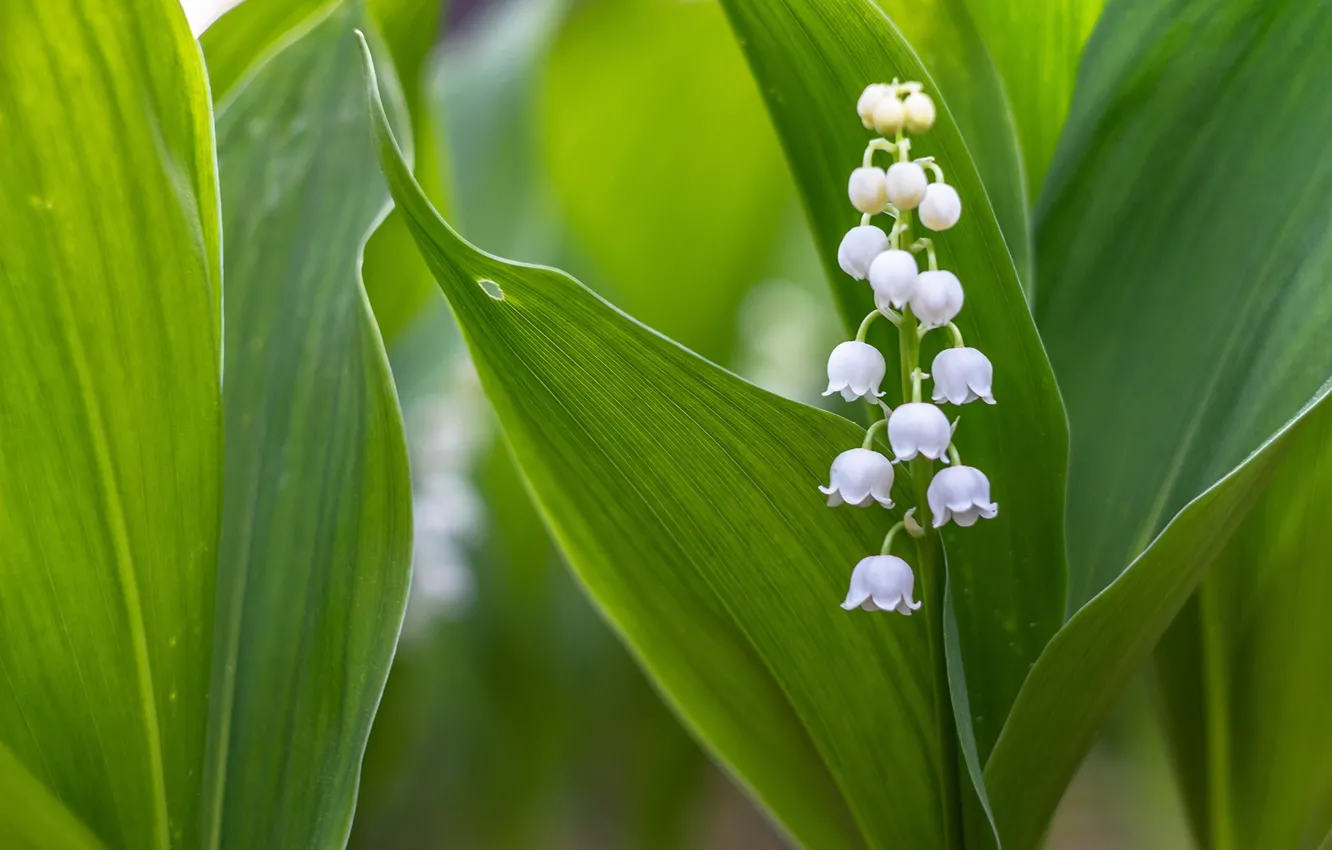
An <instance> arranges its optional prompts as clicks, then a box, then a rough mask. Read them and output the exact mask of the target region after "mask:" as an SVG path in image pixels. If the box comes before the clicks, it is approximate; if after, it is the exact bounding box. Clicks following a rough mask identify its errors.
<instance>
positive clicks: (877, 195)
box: [846, 166, 887, 215]
mask: <svg viewBox="0 0 1332 850" xmlns="http://www.w3.org/2000/svg"><path fill="white" fill-rule="evenodd" d="M846 192H847V195H848V196H849V197H850V198H851V206H853V207H855V208H856V209H858V210H860V211H861V212H863V213H869V214H870V215H873V214H874V213H880V212H883V205H884V204H885V203H886V202H887V198H886V197H885V194H884V173H883V169H882V168H876V167H873V166H871V167H869V168H857V169H856V170H855V171H852V172H851V180H850V181H849V182H848V183H847V187H846Z"/></svg>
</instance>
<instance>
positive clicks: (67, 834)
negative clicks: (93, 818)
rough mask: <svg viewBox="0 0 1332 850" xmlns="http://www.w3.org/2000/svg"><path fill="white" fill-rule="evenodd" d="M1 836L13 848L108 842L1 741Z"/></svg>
mask: <svg viewBox="0 0 1332 850" xmlns="http://www.w3.org/2000/svg"><path fill="white" fill-rule="evenodd" d="M0 795H3V797H4V800H5V805H4V806H0V836H3V837H4V839H5V846H6V847H11V848H13V850H102V848H103V847H104V846H105V845H103V844H102V842H100V841H98V840H97V838H96V836H94V835H93V834H92V832H90V831H89V830H88V827H86V826H84V825H83V822H82V821H80V820H79V819H78V817H76V816H75V815H74V813H73V812H71V811H70V810H69V809H67V808H65V806H64V804H62V803H61V802H60V800H58V799H57V798H56V797H54V796H53V795H52V794H51V791H50V790H49V789H48V788H47V787H46V786H44V785H43V784H42V783H41V782H40V781H38V780H37V778H36V777H34V776H33V775H32V774H31V773H29V772H28V769H27V768H26V767H24V766H23V764H22V763H21V762H20V761H19V760H18V759H16V758H14V754H13V753H11V752H10V751H9V748H8V747H6V746H5V745H4V744H3V743H0Z"/></svg>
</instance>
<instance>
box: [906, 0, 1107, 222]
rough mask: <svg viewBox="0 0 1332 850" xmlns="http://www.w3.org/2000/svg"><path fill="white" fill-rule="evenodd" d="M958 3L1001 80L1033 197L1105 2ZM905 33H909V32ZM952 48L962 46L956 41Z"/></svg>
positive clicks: (982, 0)
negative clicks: (967, 16)
mask: <svg viewBox="0 0 1332 850" xmlns="http://www.w3.org/2000/svg"><path fill="white" fill-rule="evenodd" d="M963 2H964V3H965V5H966V7H967V8H968V9H969V10H970V12H971V19H972V20H973V21H974V22H975V27H976V30H977V31H978V32H979V33H980V36H981V40H982V41H983V42H984V45H985V50H986V52H987V54H988V56H989V58H990V59H991V60H992V61H993V63H994V67H995V68H996V69H997V70H998V73H999V77H1000V79H1001V80H1002V81H1003V91H1004V93H1005V94H1006V95H1007V102H1008V104H1009V106H1011V108H1012V116H1013V120H1014V124H1015V125H1016V130H1017V136H1018V141H1019V148H1020V150H1021V154H1022V161H1023V164H1024V171H1025V175H1024V176H1025V177H1026V185H1027V197H1029V198H1032V199H1035V198H1036V197H1038V196H1039V195H1040V193H1041V186H1042V184H1043V183H1044V180H1045V174H1046V171H1047V170H1048V169H1049V167H1050V162H1051V160H1052V159H1053V158H1054V155H1055V148H1056V146H1057V144H1058V142H1059V138H1060V134H1061V131H1062V130H1063V128H1064V122H1065V119H1066V118H1067V117H1068V110H1069V104H1070V103H1072V101H1073V84H1074V82H1075V81H1076V79H1077V74H1078V64H1079V60H1080V59H1081V57H1082V49H1083V46H1084V45H1085V44H1086V42H1087V38H1088V36H1090V35H1091V32H1092V27H1093V26H1094V25H1095V24H1096V19H1097V18H1098V17H1099V16H1100V14H1101V7H1102V6H1103V5H1104V2H1105V0H1024V1H1023V2H1020V3H1014V2H1011V0H963ZM907 34H908V35H911V32H910V30H907ZM912 42H913V43H914V42H915V39H914V38H913V39H912ZM953 49H954V50H957V51H963V50H966V49H967V48H965V47H964V46H963V45H961V44H957V45H955V46H954V48H953ZM974 149H975V148H974V147H973V150H974ZM979 158H980V156H979V154H977V159H978V161H979ZM981 173H982V175H984V176H985V177H986V178H987V181H988V177H989V175H988V173H986V172H985V171H984V170H983V169H982V172H981Z"/></svg>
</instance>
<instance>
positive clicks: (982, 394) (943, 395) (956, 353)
mask: <svg viewBox="0 0 1332 850" xmlns="http://www.w3.org/2000/svg"><path fill="white" fill-rule="evenodd" d="M930 375H931V376H932V377H933V378H934V395H933V398H934V401H935V402H936V403H938V402H943V401H948V402H950V403H952V404H968V403H969V402H973V401H975V400H976V399H981V400H982V401H984V402H985V403H986V404H994V396H993V395H992V394H991V386H992V385H993V384H994V366H993V365H991V364H990V358H988V357H986V356H985V355H984V354H982V353H981V352H980V351H978V350H977V349H974V348H945V349H944V350H943V351H940V352H939V353H938V354H936V355H935V356H934V363H933V364H932V365H931V366H930Z"/></svg>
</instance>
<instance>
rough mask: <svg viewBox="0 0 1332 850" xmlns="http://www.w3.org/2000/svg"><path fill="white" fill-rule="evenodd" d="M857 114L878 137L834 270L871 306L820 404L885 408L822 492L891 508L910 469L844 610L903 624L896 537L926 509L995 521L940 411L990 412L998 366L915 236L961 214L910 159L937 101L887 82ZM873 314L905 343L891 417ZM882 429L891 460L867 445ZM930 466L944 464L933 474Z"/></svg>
mask: <svg viewBox="0 0 1332 850" xmlns="http://www.w3.org/2000/svg"><path fill="white" fill-rule="evenodd" d="M856 109H857V111H858V112H859V113H860V120H861V122H862V123H863V124H864V125H865V127H866V128H867V129H873V130H875V131H877V132H878V133H879V134H881V135H880V137H879V138H876V139H874V140H872V141H871V142H870V143H869V145H868V146H866V148H865V156H864V159H863V161H862V163H861V166H860V168H857V169H856V170H855V171H853V172H851V179H850V182H849V184H848V187H847V194H848V195H849V197H850V199H851V205H852V206H854V207H855V208H856V209H857V210H859V211H860V213H861V220H860V224H859V226H857V227H853V228H851V230H850V231H849V232H848V233H847V234H846V236H845V237H844V238H843V239H842V244H841V246H840V247H839V248H838V250H837V262H838V264H839V265H840V266H841V267H842V270H843V271H845V272H846V273H847V274H848V275H850V276H851V277H852V278H854V279H856V280H868V281H869V284H870V288H871V289H872V290H873V293H874V304H875V309H874V311H873V312H871V313H870V314H869V315H868V316H866V317H865V320H864V321H863V322H861V325H860V330H859V331H858V332H857V334H856V338H855V339H854V340H849V341H847V342H843V343H841V344H840V345H838V346H837V347H836V348H835V349H833V352H832V356H830V357H829V358H828V390H827V392H825V393H824V395H832V394H833V393H840V394H841V396H842V398H844V399H845V400H847V401H856V400H857V399H864V400H866V401H868V402H870V403H872V404H875V405H877V406H878V407H879V408H881V409H882V411H883V417H884V418H883V419H881V420H879V421H876V422H875V423H874V424H873V425H871V426H870V427H869V430H868V431H867V432H866V434H865V440H864V443H863V444H862V445H861V446H860V447H859V448H854V449H850V450H848V451H845V452H842V453H841V454H840V455H838V456H837V458H836V459H835V460H834V461H833V463H832V470H831V473H830V479H831V480H830V481H829V484H828V486H827V487H820V488H819V489H820V490H821V491H822V492H823V493H824V494H825V495H826V496H827V497H828V504H829V505H830V506H833V507H835V506H838V505H853V506H855V507H862V508H864V507H871V506H874V505H879V506H881V507H884V508H892V507H893V506H894V505H893V500H892V495H891V494H892V489H893V484H894V478H895V474H894V468H895V467H894V464H900V465H902V466H901V467H900V468H905V469H906V470H907V472H906V474H905V476H904V477H906V478H908V479H909V484H910V486H908V487H904V488H903V489H904V490H906V491H907V492H909V493H911V495H912V498H913V500H914V502H915V506H914V507H912V508H911V509H910V510H908V511H907V512H906V516H905V518H904V519H903V521H902V522H899V523H897V524H896V525H894V526H893V527H892V529H891V530H890V531H889V532H888V535H887V537H885V539H884V542H883V547H882V550H881V551H880V553H879V554H878V555H872V556H870V557H867V558H864V559H863V560H861V561H860V563H858V564H857V565H856V567H855V570H854V571H852V573H851V589H850V592H849V593H848V594H847V597H846V601H845V602H844V603H843V604H842V607H843V608H845V609H847V610H853V609H855V608H863V609H864V610H866V611H897V612H898V613H901V614H906V615H910V614H911V612H912V611H915V610H916V609H918V608H920V605H921V603H920V602H917V601H915V600H914V599H912V593H913V590H914V587H915V574H914V573H913V572H912V569H911V566H910V564H908V563H907V562H906V561H905V560H903V559H902V558H899V557H897V556H895V555H893V554H892V553H891V549H892V544H893V539H894V537H895V536H896V535H897V533H898V532H899V531H901V530H903V529H905V530H906V531H907V533H908V534H910V535H911V536H912V537H916V538H921V537H924V536H925V535H926V534H927V533H928V532H927V531H926V529H925V528H923V527H922V526H921V525H920V524H919V522H918V521H917V519H916V517H915V515H916V512H917V510H918V509H920V508H922V502H923V503H924V505H923V507H926V508H928V511H929V515H930V517H932V522H931V523H930V524H931V525H932V526H933V528H935V529H938V528H941V527H942V526H944V525H945V524H947V523H948V522H950V521H951V522H954V523H956V524H957V525H960V526H971V525H973V524H975V522H976V521H977V520H978V519H982V518H984V519H988V518H991V517H993V516H995V514H996V513H997V512H998V509H999V508H998V505H996V504H995V503H993V502H991V501H990V482H989V479H987V478H986V477H985V474H984V473H983V472H981V471H980V470H979V469H976V468H974V467H970V466H963V465H962V462H961V459H960V457H959V455H958V451H957V447H956V446H955V445H954V444H953V432H954V430H955V429H956V426H957V422H956V420H954V421H953V422H952V423H950V422H949V421H948V417H947V416H946V415H945V414H944V412H943V410H942V409H941V408H940V407H939V405H941V404H944V403H948V404H953V405H963V404H968V403H970V402H973V401H976V400H978V399H979V400H981V401H984V402H985V403H986V404H994V397H993V395H992V394H991V384H992V382H993V376H994V368H993V366H991V364H990V361H989V359H988V358H987V357H986V356H985V355H984V354H982V353H981V352H980V351H978V350H976V349H974V348H968V347H967V346H966V345H965V343H964V342H963V339H962V331H961V330H960V329H959V328H958V326H957V325H956V324H954V322H953V319H954V318H956V317H957V315H958V313H959V312H960V311H961V310H962V302H963V292H962V283H961V281H959V280H958V279H957V275H955V274H953V273H952V272H950V271H946V270H943V269H940V268H939V267H938V258H937V256H936V255H935V251H934V244H933V242H932V241H931V240H930V239H929V238H920V239H916V240H915V241H913V240H912V238H911V228H912V221H913V217H915V216H918V217H919V219H920V223H921V224H922V225H924V226H925V227H926V228H928V229H929V230H932V231H936V232H937V231H943V230H947V229H949V228H950V227H952V226H953V225H954V224H956V223H957V221H958V219H959V218H960V217H961V215H962V200H961V198H959V197H958V194H957V190H956V189H954V188H953V187H952V186H950V185H948V184H947V183H946V182H945V181H944V174H943V169H942V168H940V167H939V165H938V163H936V162H935V161H934V159H933V158H932V157H925V158H922V159H916V160H913V159H912V158H911V139H910V138H909V136H908V133H923V132H925V131H927V130H929V129H930V127H931V126H933V124H934V117H935V111H934V101H932V100H931V99H930V97H929V95H927V94H925V93H924V92H923V91H921V85H920V83H913V82H908V83H899V82H897V81H896V80H894V81H893V82H891V83H875V84H873V85H871V86H869V87H868V88H866V89H865V92H864V94H862V95H861V96H860V101H859V102H858V103H857V105H856ZM889 137H891V139H892V141H889ZM880 152H883V153H885V154H887V155H888V156H890V157H891V158H892V162H891V164H890V165H889V166H888V168H887V169H884V168H880V167H879V166H877V165H875V164H874V157H875V155H876V154H878V153H880ZM927 172H928V173H927ZM930 177H933V180H931V179H930ZM881 213H882V214H886V215H888V216H890V217H891V218H892V219H893V224H892V227H891V228H890V229H889V231H888V232H886V233H885V232H884V231H883V229H882V228H880V227H878V226H876V225H874V224H872V223H871V221H872V220H873V217H874V216H876V215H879V214H881ZM922 252H923V253H924V255H925V257H926V259H927V263H928V268H927V269H926V270H925V271H921V270H920V267H919V265H918V263H917V255H919V254H921V253H922ZM880 316H882V317H884V318H887V319H888V320H889V321H890V322H892V324H893V325H895V326H896V327H897V330H898V334H899V336H900V345H899V351H900V354H901V360H902V370H901V375H902V399H903V402H902V404H900V405H898V407H897V408H896V409H891V408H889V407H888V405H886V404H884V403H883V402H882V401H881V400H880V399H881V398H882V397H883V395H884V392H883V391H882V390H881V389H880V388H879V385H880V384H881V383H882V382H883V379H884V376H885V374H886V373H887V368H888V367H887V362H886V361H885V359H884V356H883V354H882V353H881V352H880V351H879V349H877V348H875V347H874V346H873V345H870V344H869V343H868V342H866V341H865V340H866V337H867V335H868V333H869V329H870V326H871V324H872V323H873V322H874V320H875V319H877V318H879V317H880ZM936 328H947V329H948V331H949V336H950V343H951V344H950V345H946V346H945V347H944V348H943V350H941V351H940V352H939V353H938V355H936V356H935V358H934V361H933V363H932V364H931V367H930V371H929V372H928V373H926V372H924V371H922V370H921V368H920V348H921V342H922V340H923V339H924V338H925V336H926V334H928V333H929V332H930V331H931V330H934V329H936ZM930 378H932V380H933V382H934V387H933V392H932V393H931V396H930V400H929V401H924V400H923V399H922V398H921V383H922V381H923V380H925V379H930ZM885 426H886V428H887V441H888V445H889V447H891V449H892V454H893V456H892V458H891V459H890V458H889V457H888V456H887V455H885V454H882V453H880V452H879V451H877V450H876V449H875V448H874V446H875V440H876V439H877V438H878V435H879V432H880V431H881V430H882V429H884V427H885ZM935 461H939V462H940V463H942V464H944V465H945V466H944V468H943V469H942V470H940V471H939V472H938V474H937V475H936V474H934V462H935ZM927 482H928V486H927Z"/></svg>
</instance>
